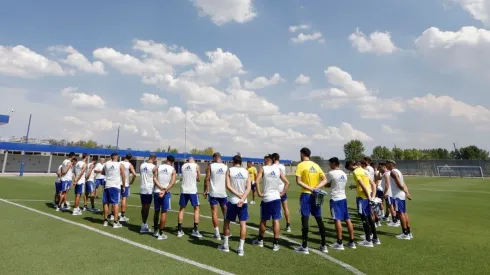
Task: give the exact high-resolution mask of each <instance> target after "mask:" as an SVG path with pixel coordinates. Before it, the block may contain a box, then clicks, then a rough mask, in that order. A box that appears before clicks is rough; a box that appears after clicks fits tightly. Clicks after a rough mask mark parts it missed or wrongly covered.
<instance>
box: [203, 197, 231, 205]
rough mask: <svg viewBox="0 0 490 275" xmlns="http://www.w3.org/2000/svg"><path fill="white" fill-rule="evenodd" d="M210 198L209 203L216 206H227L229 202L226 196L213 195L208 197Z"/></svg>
mask: <svg viewBox="0 0 490 275" xmlns="http://www.w3.org/2000/svg"><path fill="white" fill-rule="evenodd" d="M208 200H209V204H211V205H212V206H215V205H218V204H219V205H221V206H225V205H226V204H227V203H228V198H226V197H224V198H216V197H211V196H209V197H208Z"/></svg>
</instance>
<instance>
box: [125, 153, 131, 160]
mask: <svg viewBox="0 0 490 275" xmlns="http://www.w3.org/2000/svg"><path fill="white" fill-rule="evenodd" d="M132 158H133V155H131V154H129V153H128V154H126V156H125V157H124V159H127V160H130V159H132Z"/></svg>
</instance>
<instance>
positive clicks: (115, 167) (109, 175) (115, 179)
mask: <svg viewBox="0 0 490 275" xmlns="http://www.w3.org/2000/svg"><path fill="white" fill-rule="evenodd" d="M103 169H104V173H105V189H107V188H117V189H121V185H122V179H121V163H120V162H118V161H112V160H110V161H108V162H106V163H105V164H104V168H103Z"/></svg>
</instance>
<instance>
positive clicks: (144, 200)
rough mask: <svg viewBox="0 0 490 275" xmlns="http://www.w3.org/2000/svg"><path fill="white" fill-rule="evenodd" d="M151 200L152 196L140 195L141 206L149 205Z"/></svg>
mask: <svg viewBox="0 0 490 275" xmlns="http://www.w3.org/2000/svg"><path fill="white" fill-rule="evenodd" d="M152 199H153V196H152V194H140V201H141V205H144V204H151V200H152Z"/></svg>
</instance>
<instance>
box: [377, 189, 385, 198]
mask: <svg viewBox="0 0 490 275" xmlns="http://www.w3.org/2000/svg"><path fill="white" fill-rule="evenodd" d="M384 196H385V193H384V192H383V190H378V189H376V198H380V199H383V198H384Z"/></svg>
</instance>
